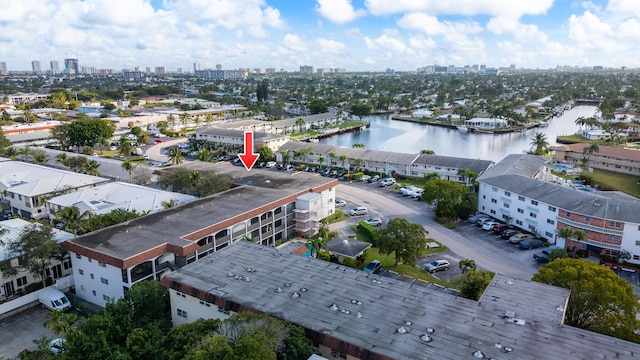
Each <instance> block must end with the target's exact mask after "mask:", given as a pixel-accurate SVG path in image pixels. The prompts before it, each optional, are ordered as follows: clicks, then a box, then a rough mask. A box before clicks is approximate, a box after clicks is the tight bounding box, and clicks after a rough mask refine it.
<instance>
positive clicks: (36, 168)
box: [0, 161, 109, 219]
mask: <svg viewBox="0 0 640 360" xmlns="http://www.w3.org/2000/svg"><path fill="white" fill-rule="evenodd" d="M107 182H109V179H105V178H101V177H97V176H91V175H85V174H78V173H74V172H71V171H65V170H58V169H53V168H49V167H46V166H40V165H35V164H29V163H24V162H21V161H1V162H0V198H1V199H5V200H6V201H8V202H9V203H10V207H11V212H12V214H14V215H19V216H20V217H23V218H34V219H43V218H47V217H48V216H49V208H48V207H47V204H46V200H47V199H48V198H50V197H53V196H57V195H59V194H62V193H67V192H70V191H74V190H80V189H85V188H91V187H94V186H97V185H101V184H106V183H107Z"/></svg>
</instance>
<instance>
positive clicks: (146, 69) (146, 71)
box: [144, 66, 151, 74]
mask: <svg viewBox="0 0 640 360" xmlns="http://www.w3.org/2000/svg"><path fill="white" fill-rule="evenodd" d="M144 73H145V74H151V68H150V67H149V66H147V67H146V68H145V71H144Z"/></svg>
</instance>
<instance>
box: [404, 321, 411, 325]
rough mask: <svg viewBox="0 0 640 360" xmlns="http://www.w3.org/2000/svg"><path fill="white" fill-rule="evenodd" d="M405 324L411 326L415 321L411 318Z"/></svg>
mask: <svg viewBox="0 0 640 360" xmlns="http://www.w3.org/2000/svg"><path fill="white" fill-rule="evenodd" d="M404 324H405V325H407V326H411V325H413V322H411V321H410V320H407V321H405V322H404Z"/></svg>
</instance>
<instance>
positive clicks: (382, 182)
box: [380, 178, 396, 187]
mask: <svg viewBox="0 0 640 360" xmlns="http://www.w3.org/2000/svg"><path fill="white" fill-rule="evenodd" d="M395 184H396V179H394V178H385V179H382V180H380V186H382V187H385V186H391V185H395Z"/></svg>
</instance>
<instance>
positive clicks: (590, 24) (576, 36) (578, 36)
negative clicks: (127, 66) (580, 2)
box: [569, 11, 619, 52]
mask: <svg viewBox="0 0 640 360" xmlns="http://www.w3.org/2000/svg"><path fill="white" fill-rule="evenodd" d="M613 36H614V34H613V30H612V28H611V26H610V25H609V24H607V23H605V22H602V21H600V19H599V18H598V17H597V16H596V15H594V14H592V13H591V12H590V11H586V12H585V13H584V14H583V15H582V16H579V15H571V17H570V18H569V38H570V39H571V40H573V41H575V42H576V43H577V44H578V45H580V47H581V48H583V49H590V50H594V49H599V50H603V51H607V52H611V51H614V50H616V49H618V48H619V45H618V44H617V43H616V42H615V41H614V40H613Z"/></svg>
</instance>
